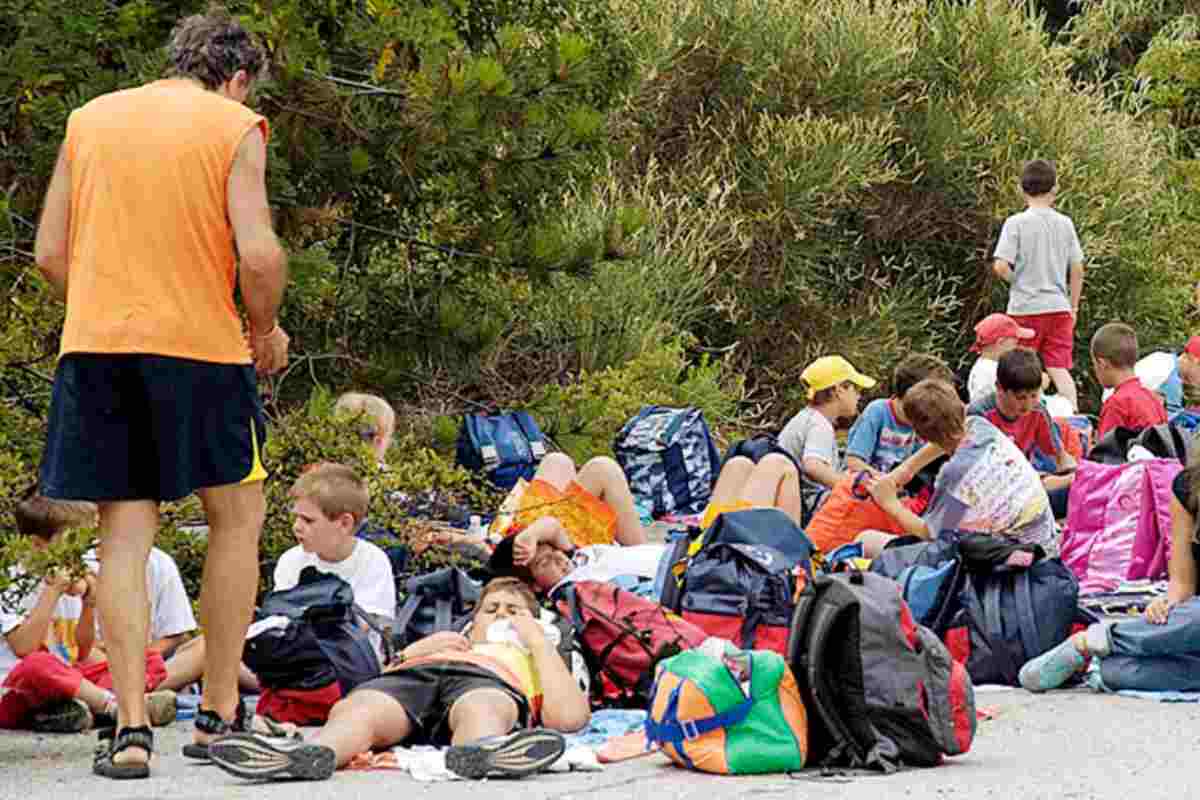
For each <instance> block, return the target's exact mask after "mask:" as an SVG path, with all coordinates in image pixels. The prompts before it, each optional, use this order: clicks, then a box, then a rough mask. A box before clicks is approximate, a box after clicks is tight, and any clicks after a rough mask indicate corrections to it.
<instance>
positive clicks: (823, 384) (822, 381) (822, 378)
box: [800, 356, 875, 400]
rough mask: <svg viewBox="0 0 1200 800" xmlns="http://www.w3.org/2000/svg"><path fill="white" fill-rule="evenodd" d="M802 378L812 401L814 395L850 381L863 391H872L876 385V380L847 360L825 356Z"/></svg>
mask: <svg viewBox="0 0 1200 800" xmlns="http://www.w3.org/2000/svg"><path fill="white" fill-rule="evenodd" d="M800 378H801V379H802V380H803V381H804V383H805V384H806V385H807V386H808V399H809V400H811V399H812V398H813V395H815V394H816V393H817V392H819V391H821V390H822V389H828V388H829V387H830V386H837V385H838V384H839V383H845V382H846V381H850V382H851V383H853V384H855V385H856V386H860V387H862V388H863V389H870V388H871V387H872V386H874V385H875V379H874V378H868V377H867V376H866V375H863V374H862V373H861V372H859V371H858V370H856V369H855V368H854V365H853V364H851V363H850V362H849V361H847V360H846V359H844V358H842V357H841V356H823V357H821V358H818V359H817V360H816V361H814V362H812V363H811V364H809V365H808V366H807V367H805V368H804V372H801V373H800Z"/></svg>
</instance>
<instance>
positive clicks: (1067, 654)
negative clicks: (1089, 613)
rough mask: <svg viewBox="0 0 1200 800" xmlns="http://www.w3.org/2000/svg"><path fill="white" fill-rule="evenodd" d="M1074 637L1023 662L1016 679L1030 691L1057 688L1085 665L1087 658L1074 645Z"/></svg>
mask: <svg viewBox="0 0 1200 800" xmlns="http://www.w3.org/2000/svg"><path fill="white" fill-rule="evenodd" d="M1074 638H1075V637H1073V636H1072V637H1068V638H1067V640H1066V641H1064V642H1061V643H1060V644H1059V645H1058V646H1057V647H1055V648H1053V649H1052V650H1047V651H1046V652H1045V653H1042V654H1041V655H1040V656H1038V657H1037V658H1034V659H1030V660H1029V661H1026V662H1025V666H1023V667H1021V672H1020V673H1019V674H1018V676H1017V679H1018V680H1019V681H1020V682H1021V685H1022V686H1023V687H1025V688H1026V689H1028V690H1029V691H1031V692H1045V691H1047V690H1049V689H1057V688H1058V687H1060V686H1062V685H1063V684H1064V683H1066V682H1067V681H1069V680H1070V679H1071V677H1072V676H1073V675H1075V674H1076V673H1077V672H1079V671H1081V670H1082V669H1083V668H1084V666H1086V665H1087V659H1086V658H1084V657H1083V654H1082V653H1080V652H1079V650H1078V648H1076V647H1075V642H1074Z"/></svg>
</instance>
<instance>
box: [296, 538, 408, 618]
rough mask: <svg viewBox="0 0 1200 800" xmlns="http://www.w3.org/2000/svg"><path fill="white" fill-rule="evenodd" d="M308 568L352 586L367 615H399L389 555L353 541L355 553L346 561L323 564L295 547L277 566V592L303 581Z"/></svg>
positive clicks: (318, 559)
mask: <svg viewBox="0 0 1200 800" xmlns="http://www.w3.org/2000/svg"><path fill="white" fill-rule="evenodd" d="M305 567H316V568H317V570H318V571H319V572H328V573H332V574H334V575H337V576H338V577H339V578H341V579H342V580H344V581H345V582H346V583H348V584H350V588H351V589H353V590H354V602H355V604H357V605H358V606H359V607H360V608H362V610H363V611H366V612H367V613H368V614H383V615H385V616H388V617H394V616H396V583H395V580H394V579H393V578H392V563H391V562H390V561H388V557H387V554H386V553H384V552H383V551H382V550H380V549H379V548H378V547H377V546H375V545H373V544H371V543H370V542H368V541H365V540H363V539H355V540H354V550H353V552H351V553H350V557H349V558H346V559H345V560H343V561H324V560H322V559H321V558H319V557H318V556H317V555H316V554H315V553H306V552H304V548H303V547H301V546H300V545H296V546H295V547H293V548H292V549H291V550H288V551H287V552H286V553H284V554H283V555H282V556H280V558H279V562H278V563H277V564H276V565H275V591H281V590H283V589H291V588H292V587H293V586H295V585H296V584H297V583H299V582H300V572H301V570H303V569H304V568H305Z"/></svg>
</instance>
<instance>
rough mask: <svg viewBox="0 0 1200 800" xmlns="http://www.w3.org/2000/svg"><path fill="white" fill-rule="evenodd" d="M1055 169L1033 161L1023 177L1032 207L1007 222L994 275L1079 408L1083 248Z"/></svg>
mask: <svg viewBox="0 0 1200 800" xmlns="http://www.w3.org/2000/svg"><path fill="white" fill-rule="evenodd" d="M1057 183H1058V175H1057V173H1056V172H1055V169H1054V165H1053V164H1051V163H1050V162H1048V161H1043V160H1041V159H1038V160H1035V161H1030V162H1028V163H1027V164H1026V165H1025V168H1024V170H1022V172H1021V190H1022V191H1023V192H1024V193H1025V203H1026V205H1027V206H1028V207H1027V208H1026V209H1025V210H1024V211H1022V212H1021V213H1019V214H1014V215H1012V216H1011V217H1009V218H1008V219H1006V220H1005V221H1004V227H1003V228H1002V229H1001V231H1000V241H999V242H997V243H996V252H995V259H996V260H995V262H994V264H993V265H992V270H993V271H994V272H995V273H996V274H997V275H998V276H999V277H1000V278H1001V279H1003V280H1005V281H1007V282H1008V283H1009V284H1010V288H1009V293H1008V315H1009V316H1010V317H1012V318H1013V319H1015V320H1016V321H1017V324H1018V325H1020V326H1022V327H1025V328H1031V329H1033V331H1034V337H1033V338H1032V339H1030V340H1029V342H1028V344H1027V346H1028V347H1031V348H1032V349H1034V350H1036V351H1037V352H1038V354H1039V355H1041V357H1042V361H1043V362H1044V363H1045V365H1046V371H1047V372H1049V373H1050V379H1051V380H1053V381H1054V385H1055V387H1056V388H1057V389H1058V393H1059V394H1060V395H1062V396H1063V397H1064V398H1066V399H1067V400H1068V401H1070V403H1071V407H1072V408H1074V409H1078V408H1079V400H1078V396H1077V395H1076V392H1075V381H1074V380H1073V379H1072V378H1071V367H1072V365H1073V359H1072V350H1073V347H1074V342H1075V319H1076V317H1077V316H1078V315H1079V299H1080V297H1081V296H1082V294H1083V248H1082V247H1080V245H1079V237H1078V236H1077V235H1076V233H1075V224H1074V223H1073V222H1071V218H1070V217H1068V216H1066V215H1065V214H1062V213H1060V212H1058V211H1056V210H1055V209H1054V200H1055V196H1056V191H1057Z"/></svg>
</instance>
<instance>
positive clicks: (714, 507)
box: [488, 453, 801, 592]
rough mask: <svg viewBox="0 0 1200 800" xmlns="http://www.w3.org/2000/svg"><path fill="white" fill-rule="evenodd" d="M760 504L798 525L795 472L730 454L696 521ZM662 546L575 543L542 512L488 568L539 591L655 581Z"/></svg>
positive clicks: (772, 461)
mask: <svg viewBox="0 0 1200 800" xmlns="http://www.w3.org/2000/svg"><path fill="white" fill-rule="evenodd" d="M760 507H772V508H778V509H780V510H782V511H783V512H784V513H786V514H787V515H788V516H790V517H791V518H792V519H793V520H795V521H796V524H797V525H799V524H800V513H801V510H800V475H799V473H798V472H797V471H796V465H795V464H794V463H793V462H792V460H791V459H789V458H788V457H787V456H785V455H783V454H780V453H771V454H768V455H766V456H764V457H763V458H762V459H761V460H760V461H759V462H758V463H757V464H755V463H754V462H753V461H751V460H750V459H748V458H745V457H742V456H738V457H735V458H731V459H729V461H728V462H726V464H725V466H724V467H723V468H722V469H721V474H720V476H718V478H717V485H716V486H715V487H713V493H712V497H711V499H710V500H709V504H708V508H707V509H706V510H705V512H704V517H703V519H702V521H701V525H700V526H701V528H703V529H707V528H708V526H709V525H711V524H712V523H713V522H714V521H715V520H716V518H717V516H718V515H720V514H721V513H723V512H726V511H737V510H740V509H745V508H760ZM667 550H668V548H667V546H666V545H662V544H643V545H638V546H635V547H614V546H612V545H592V546H587V547H577V546H576V544H575V542H574V541H573V540H572V538H571V536H570V535H569V534H568V532H567V530H566V528H565V527H564V526H563V525H562V524H560V523H559V522H558V520H557V519H555V518H554V517H542V518H541V519H539V520H537V521H535V522H534V524H532V525H530V526H529V527H528V528H526V529H525V530H523V531H521V532H520V533H518V534H517V535H516V536H512V537H509V538H507V539H505V540H503V541H502V542H500V544H498V545H497V546H496V550H495V552H494V553H493V554H492V558H491V560H490V561H489V562H488V568H489V570H491V572H492V574H495V575H514V576H516V577H519V578H521V579H522V580H524V581H526V582H527V583H529V584H531V585H532V586H533V587H534V588H535V589H536V590H537V591H539V592H552V591H553V590H554V589H556V588H557V587H558V586H559V585H560V584H563V583H569V582H575V581H584V580H587V581H611V580H613V579H615V578H618V577H621V576H626V575H629V576H634V577H639V578H645V579H654V580H657V578H658V577H659V573H660V572H661V566H662V560H663V558H664V557H665V555H666V553H667ZM655 588H656V589H661V587H659V586H656V587H655Z"/></svg>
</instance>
